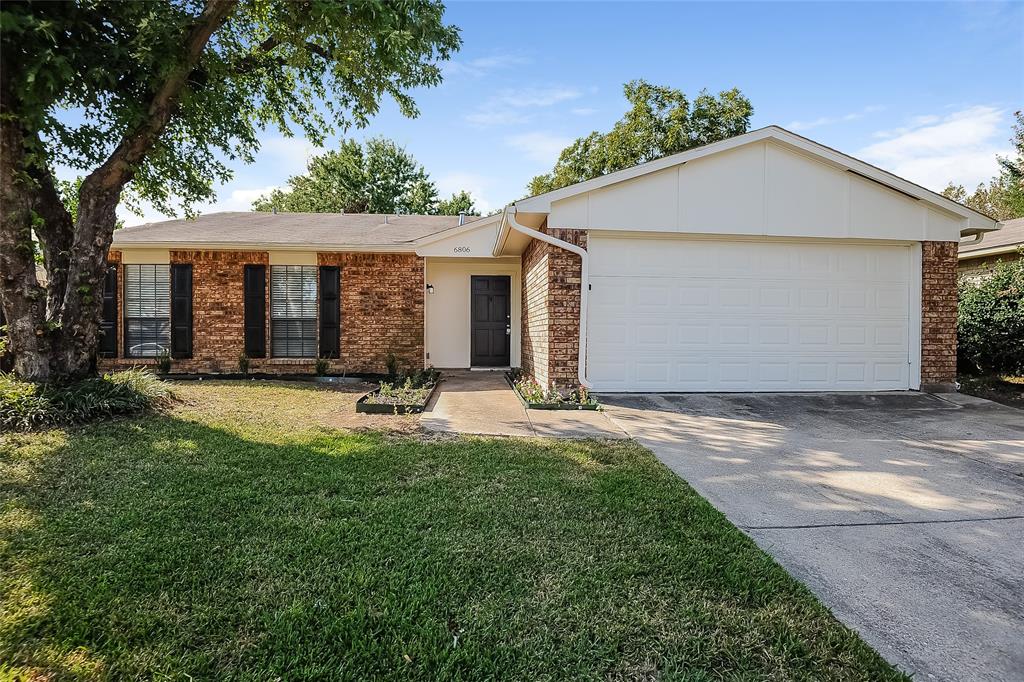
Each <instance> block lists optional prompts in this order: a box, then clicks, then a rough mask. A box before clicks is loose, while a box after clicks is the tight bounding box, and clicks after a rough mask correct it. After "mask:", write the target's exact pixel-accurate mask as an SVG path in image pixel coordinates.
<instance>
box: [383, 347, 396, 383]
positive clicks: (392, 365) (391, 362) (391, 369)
mask: <svg viewBox="0 0 1024 682" xmlns="http://www.w3.org/2000/svg"><path fill="white" fill-rule="evenodd" d="M384 367H386V368H387V372H388V379H390V380H391V381H392V382H393V381H394V380H395V379H396V378H397V377H398V356H396V355H395V354H394V353H392V352H388V354H387V356H386V357H385V358H384Z"/></svg>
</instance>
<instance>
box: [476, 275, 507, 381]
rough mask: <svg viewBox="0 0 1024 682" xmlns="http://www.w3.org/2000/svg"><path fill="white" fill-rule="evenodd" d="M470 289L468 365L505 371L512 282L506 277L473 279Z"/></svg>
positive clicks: (479, 276) (496, 276) (477, 276)
mask: <svg viewBox="0 0 1024 682" xmlns="http://www.w3.org/2000/svg"><path fill="white" fill-rule="evenodd" d="M470 288H471V290H472V300H471V301H470V310H471V313H470V315H471V318H470V335H471V341H470V352H469V353H470V359H469V361H470V364H471V365H472V366H473V367H508V366H509V340H510V339H511V338H512V307H511V306H512V301H511V296H510V292H511V290H512V279H511V278H510V277H509V276H508V275H473V277H472V286H471V287H470Z"/></svg>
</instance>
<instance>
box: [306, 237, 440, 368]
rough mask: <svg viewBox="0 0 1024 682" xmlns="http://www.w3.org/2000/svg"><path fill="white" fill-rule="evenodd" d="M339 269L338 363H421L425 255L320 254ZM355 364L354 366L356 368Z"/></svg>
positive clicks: (407, 365)
mask: <svg viewBox="0 0 1024 682" xmlns="http://www.w3.org/2000/svg"><path fill="white" fill-rule="evenodd" d="M317 262H318V264H319V265H337V266H339V267H340V268H341V364H342V365H344V366H345V367H346V368H347V370H348V371H349V372H374V373H379V372H384V371H385V362H386V360H387V356H388V354H389V353H394V354H395V356H396V358H397V359H398V365H399V368H402V369H404V368H411V369H419V368H422V367H423V353H424V347H423V330H424V295H425V287H426V282H425V281H424V277H425V269H424V260H423V258H422V257H421V256H416V255H414V254H404V253H321V254H318V256H317ZM355 368H358V369H355Z"/></svg>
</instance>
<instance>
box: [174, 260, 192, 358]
mask: <svg viewBox="0 0 1024 682" xmlns="http://www.w3.org/2000/svg"><path fill="white" fill-rule="evenodd" d="M171 357H173V358H190V357H192V265H191V264H188V263H185V264H179V265H172V266H171Z"/></svg>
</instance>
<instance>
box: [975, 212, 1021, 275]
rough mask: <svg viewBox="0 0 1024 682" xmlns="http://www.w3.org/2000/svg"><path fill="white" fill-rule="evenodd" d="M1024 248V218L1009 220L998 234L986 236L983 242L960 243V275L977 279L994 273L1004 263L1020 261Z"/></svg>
mask: <svg viewBox="0 0 1024 682" xmlns="http://www.w3.org/2000/svg"><path fill="white" fill-rule="evenodd" d="M1022 248H1024V218H1017V219H1015V220H1007V221H1006V222H1005V223H1003V227H1002V229H1001V230H999V231H998V232H995V233H993V234H989V235H985V236H983V238H982V239H981V241H976V240H975V239H973V238H968V239H965V240H964V241H962V242H960V255H959V259H960V262H959V271H960V275H962V276H966V277H970V278H973V279H977V278H980V277H985V276H986V275H988V274H989V273H990V272H992V267H993V266H994V265H995V264H996V263H998V262H999V261H1002V262H1004V263H1008V262H1010V261H1015V260H1019V259H1020V258H1021V249H1022Z"/></svg>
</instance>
